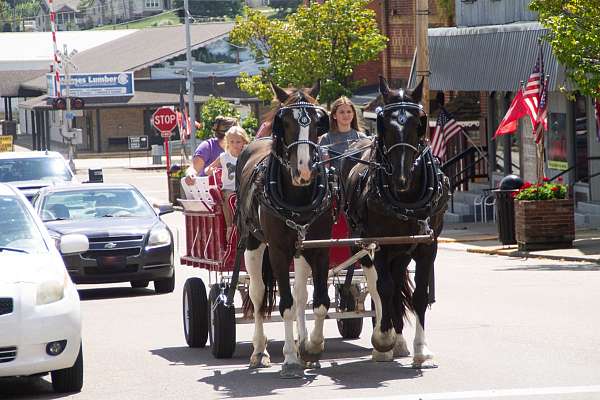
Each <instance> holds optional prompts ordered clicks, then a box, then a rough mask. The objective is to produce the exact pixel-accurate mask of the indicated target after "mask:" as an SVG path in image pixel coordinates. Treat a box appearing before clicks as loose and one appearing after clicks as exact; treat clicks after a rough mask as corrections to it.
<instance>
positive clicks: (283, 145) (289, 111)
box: [271, 82, 329, 186]
mask: <svg viewBox="0 0 600 400" xmlns="http://www.w3.org/2000/svg"><path fill="white" fill-rule="evenodd" d="M271 86H272V88H273V92H274V93H275V96H276V97H277V100H279V102H280V103H281V104H282V106H281V108H280V109H279V110H278V112H277V114H276V115H275V119H274V120H273V153H274V155H275V158H276V159H277V160H279V162H281V164H282V165H283V166H284V167H285V168H286V169H287V170H288V172H289V174H290V177H291V181H292V184H293V185H294V186H308V185H310V184H311V183H312V181H313V178H314V176H315V175H316V174H317V170H318V165H319V164H318V162H319V161H320V152H319V147H318V145H317V141H318V138H319V135H322V134H323V133H325V132H327V131H328V130H329V117H328V115H327V111H325V109H323V108H322V107H320V106H319V104H318V103H317V101H316V100H315V98H316V96H317V95H318V94H319V90H320V86H321V85H320V83H319V82H317V83H316V84H315V85H314V86H313V87H312V88H311V89H308V90H301V89H297V90H293V91H291V92H287V91H285V90H283V89H282V88H280V87H279V86H277V85H276V84H274V83H271Z"/></svg>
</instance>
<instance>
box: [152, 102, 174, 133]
mask: <svg viewBox="0 0 600 400" xmlns="http://www.w3.org/2000/svg"><path fill="white" fill-rule="evenodd" d="M152 125H154V127H155V128H156V129H158V130H159V131H161V132H171V131H172V130H173V129H175V127H176V126H177V115H176V114H175V111H173V110H172V109H170V108H169V107H161V108H159V109H158V110H156V111H155V112H154V114H152Z"/></svg>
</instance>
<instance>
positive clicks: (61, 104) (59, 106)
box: [52, 97, 67, 110]
mask: <svg viewBox="0 0 600 400" xmlns="http://www.w3.org/2000/svg"><path fill="white" fill-rule="evenodd" d="M52 108H53V109H55V110H66V109H67V101H66V100H65V99H64V98H62V97H57V98H56V99H54V100H52Z"/></svg>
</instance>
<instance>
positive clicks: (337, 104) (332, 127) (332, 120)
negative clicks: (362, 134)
mask: <svg viewBox="0 0 600 400" xmlns="http://www.w3.org/2000/svg"><path fill="white" fill-rule="evenodd" d="M343 105H348V106H350V107H352V112H353V113H354V117H353V118H352V122H351V123H350V127H351V128H352V129H354V130H355V131H358V130H359V128H358V116H357V114H356V107H354V103H352V101H350V99H349V98H347V97H346V96H342V97H340V98H338V99H337V100H336V101H334V102H333V104H332V105H331V112H330V113H329V127H330V128H329V130H330V131H333V132H336V131H337V130H338V124H337V120H336V119H335V118H333V116H334V114H335V113H336V112H337V110H338V108H340V107H341V106H343Z"/></svg>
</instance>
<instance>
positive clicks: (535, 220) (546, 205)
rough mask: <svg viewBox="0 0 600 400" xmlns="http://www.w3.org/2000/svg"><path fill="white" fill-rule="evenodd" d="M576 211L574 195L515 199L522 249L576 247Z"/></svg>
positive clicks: (517, 231)
mask: <svg viewBox="0 0 600 400" xmlns="http://www.w3.org/2000/svg"><path fill="white" fill-rule="evenodd" d="M574 212H575V205H574V203H573V199H564V200H516V201H515V231H516V237H517V244H518V246H519V250H527V251H529V250H547V249H564V248H569V247H573V240H574V239H575V217H574Z"/></svg>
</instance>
